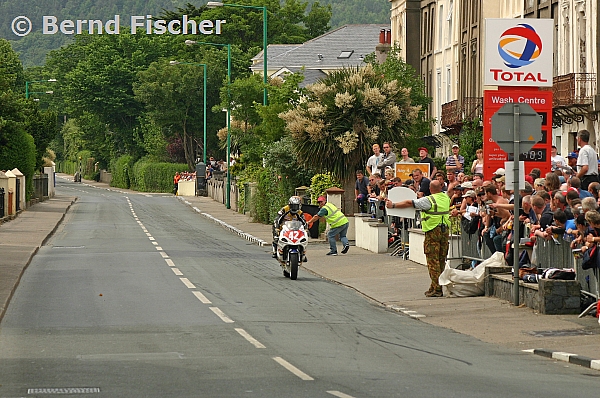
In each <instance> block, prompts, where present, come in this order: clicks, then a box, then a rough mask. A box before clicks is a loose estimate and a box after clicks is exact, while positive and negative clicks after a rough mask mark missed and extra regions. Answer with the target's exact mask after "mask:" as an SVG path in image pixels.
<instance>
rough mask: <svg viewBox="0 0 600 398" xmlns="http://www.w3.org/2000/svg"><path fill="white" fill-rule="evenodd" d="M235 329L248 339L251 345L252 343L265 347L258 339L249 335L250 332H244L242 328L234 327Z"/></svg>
mask: <svg viewBox="0 0 600 398" xmlns="http://www.w3.org/2000/svg"><path fill="white" fill-rule="evenodd" d="M235 331H236V332H238V333H239V334H240V335H241V336H242V337H243V338H245V339H246V340H248V341H249V342H250V343H251V344H252V345H254V347H256V348H267V347H265V346H264V345H262V344H261V343H260V342H259V341H258V340H256V339H255V338H254V337H252V336H250V334H249V333H248V332H246V331H245V330H244V329H240V328H236V329H235Z"/></svg>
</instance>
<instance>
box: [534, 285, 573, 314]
mask: <svg viewBox="0 0 600 398" xmlns="http://www.w3.org/2000/svg"><path fill="white" fill-rule="evenodd" d="M539 292H540V304H541V310H540V312H541V313H542V314H556V315H558V314H579V313H580V312H581V308H580V307H581V298H580V295H581V285H580V284H579V282H578V281H562V280H558V279H540V282H539Z"/></svg>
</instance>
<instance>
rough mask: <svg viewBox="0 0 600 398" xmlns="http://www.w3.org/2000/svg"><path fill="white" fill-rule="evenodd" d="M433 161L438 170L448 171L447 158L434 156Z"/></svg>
mask: <svg viewBox="0 0 600 398" xmlns="http://www.w3.org/2000/svg"><path fill="white" fill-rule="evenodd" d="M433 163H434V164H435V168H436V169H437V170H438V171H442V172H444V173H445V172H446V158H443V157H442V158H433ZM432 177H433V176H432Z"/></svg>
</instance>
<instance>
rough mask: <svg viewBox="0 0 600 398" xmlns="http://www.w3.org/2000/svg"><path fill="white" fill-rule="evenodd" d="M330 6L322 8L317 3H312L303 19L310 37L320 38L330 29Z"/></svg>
mask: <svg viewBox="0 0 600 398" xmlns="http://www.w3.org/2000/svg"><path fill="white" fill-rule="evenodd" d="M331 15H332V13H331V4H328V5H326V6H322V5H321V4H320V3H319V2H318V1H316V2H314V3H313V4H312V6H311V8H310V12H309V13H308V15H307V16H306V17H305V18H304V25H306V29H307V30H308V34H309V35H310V36H311V37H317V36H321V35H322V34H324V33H326V32H328V31H329V30H330V29H331V26H330V25H329V21H330V20H331Z"/></svg>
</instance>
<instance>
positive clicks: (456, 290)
mask: <svg viewBox="0 0 600 398" xmlns="http://www.w3.org/2000/svg"><path fill="white" fill-rule="evenodd" d="M503 265H506V262H505V261H504V253H502V252H496V253H494V254H492V256H491V257H490V258H488V259H487V260H485V261H483V262H482V263H481V264H479V265H478V266H477V267H475V269H472V270H468V271H463V270H459V269H454V268H446V269H445V270H444V271H443V272H442V274H441V275H440V277H439V283H440V285H441V286H442V289H443V291H444V296H446V297H473V296H483V295H484V293H485V292H484V287H485V279H484V278H485V267H488V266H492V267H497V266H503Z"/></svg>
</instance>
